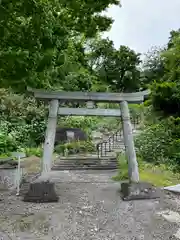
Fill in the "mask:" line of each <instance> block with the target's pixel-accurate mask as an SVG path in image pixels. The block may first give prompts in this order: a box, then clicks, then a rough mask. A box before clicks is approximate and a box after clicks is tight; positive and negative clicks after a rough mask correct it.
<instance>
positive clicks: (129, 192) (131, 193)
mask: <svg viewBox="0 0 180 240" xmlns="http://www.w3.org/2000/svg"><path fill="white" fill-rule="evenodd" d="M121 194H122V198H123V200H124V201H131V200H143V199H156V198H160V196H161V191H160V189H157V188H155V187H154V186H153V185H152V184H150V183H145V182H139V183H122V184H121Z"/></svg>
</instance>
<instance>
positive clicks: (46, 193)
mask: <svg viewBox="0 0 180 240" xmlns="http://www.w3.org/2000/svg"><path fill="white" fill-rule="evenodd" d="M58 108H59V101H58V100H51V102H50V106H49V117H48V123H47V128H46V135H45V142H44V149H43V158H42V164H41V167H42V174H41V176H40V177H39V178H38V179H37V180H35V181H34V182H33V183H31V184H30V188H29V191H28V192H27V194H26V195H25V196H24V199H23V200H24V201H25V202H57V201H58V199H59V197H58V196H57V194H56V192H55V189H54V187H55V186H54V183H53V182H52V181H51V180H50V172H51V167H52V161H53V151H54V141H55V136H56V125H57V115H58Z"/></svg>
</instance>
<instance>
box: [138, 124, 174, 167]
mask: <svg viewBox="0 0 180 240" xmlns="http://www.w3.org/2000/svg"><path fill="white" fill-rule="evenodd" d="M171 140H172V139H171V131H170V129H168V128H167V126H166V125H165V124H162V123H159V124H154V125H152V126H150V127H148V128H146V129H145V130H144V131H143V132H142V133H141V135H140V136H138V137H137V138H136V140H135V145H136V148H137V150H138V154H139V155H140V156H141V157H142V159H143V160H144V161H147V162H153V163H163V162H164V161H166V157H167V156H168V147H169V146H170V143H171Z"/></svg>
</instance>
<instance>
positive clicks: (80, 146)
mask: <svg viewBox="0 0 180 240" xmlns="http://www.w3.org/2000/svg"><path fill="white" fill-rule="evenodd" d="M66 150H67V152H68V153H69V154H75V153H86V152H93V151H95V146H94V144H93V143H92V142H91V141H76V142H70V143H65V144H60V145H57V146H56V147H55V151H56V152H57V153H58V154H64V153H65V151H66Z"/></svg>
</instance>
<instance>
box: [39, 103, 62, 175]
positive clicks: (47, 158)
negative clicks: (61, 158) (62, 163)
mask: <svg viewBox="0 0 180 240" xmlns="http://www.w3.org/2000/svg"><path fill="white" fill-rule="evenodd" d="M58 107H59V101H58V100H51V102H50V105H49V117H48V123H47V128H46V135H45V142H44V148H43V158H42V173H47V172H49V171H51V167H52V161H53V151H54V141H55V135H56V124H57V114H58Z"/></svg>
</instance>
